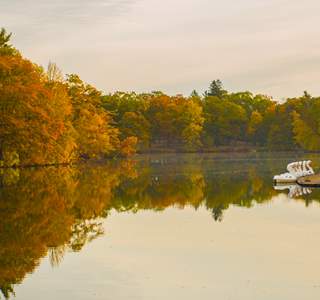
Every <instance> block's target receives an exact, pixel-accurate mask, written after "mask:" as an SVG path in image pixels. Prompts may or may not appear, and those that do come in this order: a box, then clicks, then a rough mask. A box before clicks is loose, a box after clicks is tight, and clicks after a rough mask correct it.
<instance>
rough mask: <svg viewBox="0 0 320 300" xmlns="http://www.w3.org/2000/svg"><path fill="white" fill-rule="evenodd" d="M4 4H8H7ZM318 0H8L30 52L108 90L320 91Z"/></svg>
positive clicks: (9, 25)
mask: <svg viewBox="0 0 320 300" xmlns="http://www.w3.org/2000/svg"><path fill="white" fill-rule="evenodd" d="M3 2H5V3H3ZM319 14H320V1H319V0H305V1H301V0H223V1H221V0H220V1H218V0H50V1H49V0H3V1H1V2H0V21H1V22H0V27H2V26H3V27H5V28H6V29H7V30H9V31H12V32H13V34H14V36H13V43H14V45H15V46H16V47H17V48H19V49H20V50H21V51H22V52H23V54H24V55H25V56H26V57H28V58H30V59H31V60H33V61H34V62H36V63H39V64H41V65H44V66H46V65H47V64H48V62H49V61H53V62H56V63H57V64H58V66H59V67H60V68H61V69H62V70H63V72H64V73H77V74H79V75H80V76H81V77H82V79H84V80H85V81H87V82H89V83H91V84H94V85H95V86H97V87H98V88H99V89H102V90H104V91H105V92H110V91H115V90H124V91H131V90H135V91H138V92H141V91H152V90H162V91H164V92H167V93H169V94H177V93H183V94H185V95H188V94H189V93H190V92H191V91H192V90H193V89H197V90H199V91H200V92H202V91H203V90H204V89H205V88H206V87H207V86H208V84H209V82H210V81H211V80H213V79H216V78H220V79H221V80H222V81H223V82H224V85H225V88H226V89H228V90H230V91H240V90H250V91H253V92H255V93H263V94H268V95H272V96H274V97H275V98H283V97H289V96H296V95H300V94H302V92H303V91H304V90H308V91H309V92H310V93H311V94H317V95H320V18H319Z"/></svg>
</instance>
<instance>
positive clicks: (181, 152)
mask: <svg viewBox="0 0 320 300" xmlns="http://www.w3.org/2000/svg"><path fill="white" fill-rule="evenodd" d="M268 153H278V154H281V153H283V154H285V153H288V154H297V155H301V154H320V151H305V150H301V149H299V150H297V149H294V150H292V149H291V150H266V149H263V148H260V149H259V148H255V149H244V148H238V147H235V148H232V147H218V148H215V149H209V150H201V151H187V150H179V149H171V150H168V149H151V150H150V149H149V150H148V151H138V152H137V153H136V154H134V155H132V156H130V157H127V158H124V157H114V158H112V157H109V158H108V157H106V158H101V159H86V160H84V159H80V160H76V161H72V162H69V163H53V164H33V165H16V166H0V171H1V170H6V169H31V168H51V167H68V166H72V165H78V164H87V163H90V164H101V163H104V162H117V161H121V160H127V159H130V158H133V159H134V158H139V157H143V156H148V155H177V156H179V155H186V154H194V155H196V154H199V155H203V154H227V155H228V154H230V157H231V155H238V154H240V155H241V154H268Z"/></svg>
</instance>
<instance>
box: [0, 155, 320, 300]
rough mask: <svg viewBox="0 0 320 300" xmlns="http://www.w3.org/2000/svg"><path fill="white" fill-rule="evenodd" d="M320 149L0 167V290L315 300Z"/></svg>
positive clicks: (47, 295) (26, 296)
mask: <svg viewBox="0 0 320 300" xmlns="http://www.w3.org/2000/svg"><path fill="white" fill-rule="evenodd" d="M299 159H311V160H313V165H314V166H315V167H316V169H317V167H319V166H320V157H319V156H318V155H314V154H313V155H312V154H305V155H294V154H292V153H291V154H288V153H268V154H230V153H226V154H201V155H200V154H185V155H173V154H171V155H143V156H137V157H135V158H133V159H132V160H127V161H126V160H123V161H118V162H115V161H112V162H105V163H87V164H79V165H74V166H70V167H51V168H34V169H20V170H19V169H16V170H14V169H12V170H0V287H1V292H2V293H0V299H2V298H3V299H5V298H8V299H18V300H20V299H21V300H22V299H23V300H31V299H32V300H34V299H46V300H56V299H60V300H69V299H76V300H82V299H83V300H88V299H99V300H102V299H104V300H105V299H112V300H117V299H119V300H126V299H128V300H129V299H130V300H133V299H142V300H147V299H148V300H149V299H159V300H160V299H170V300H171V299H172V300H173V299H174V300H177V299H183V300H185V299H226V300H231V299H237V300H239V299H245V300H249V299H281V300H284V299H288V300H289V299H290V300H293V299H299V300H301V299H304V300H306V299H319V297H320V222H319V220H320V218H319V216H320V205H319V204H320V190H318V189H304V190H303V189H301V188H299V187H297V186H292V187H291V188H290V190H289V189H282V190H276V189H274V187H273V182H272V177H273V175H275V174H279V173H282V172H284V171H285V169H286V166H287V164H288V163H289V162H291V161H295V160H299Z"/></svg>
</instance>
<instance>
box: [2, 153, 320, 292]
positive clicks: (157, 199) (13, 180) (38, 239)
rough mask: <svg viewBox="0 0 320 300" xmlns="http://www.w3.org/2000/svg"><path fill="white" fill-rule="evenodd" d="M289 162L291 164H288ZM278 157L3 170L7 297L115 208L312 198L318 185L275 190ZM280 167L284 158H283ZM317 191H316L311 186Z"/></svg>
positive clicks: (212, 206)
mask: <svg viewBox="0 0 320 300" xmlns="http://www.w3.org/2000/svg"><path fill="white" fill-rule="evenodd" d="M284 165H285V164H284ZM278 167H279V166H278V163H277V162H275V161H273V160H270V161H269V160H263V161H260V160H254V159H251V160H243V159H242V160H241V159H239V160H237V159H234V160H223V159H222V160H216V159H212V160H210V159H208V158H206V157H199V158H198V157H196V158H195V157H192V156H190V157H188V158H183V157H182V158H180V159H176V158H172V159H171V158H170V157H169V158H165V159H155V158H153V157H150V158H144V159H139V160H136V161H123V162H120V163H115V162H110V163H104V164H91V165H79V166H73V167H59V168H38V169H22V170H1V171H0V172H1V173H0V187H1V188H0V289H1V292H2V294H3V296H4V297H5V298H9V297H10V295H13V294H14V285H16V284H19V283H21V282H22V281H23V279H24V278H25V276H26V275H27V274H28V273H32V272H34V270H35V269H36V268H37V266H38V265H39V261H40V259H41V258H42V257H44V256H46V255H48V254H49V257H50V262H51V264H52V266H58V265H59V264H60V263H61V262H62V260H63V257H64V254H65V253H66V251H80V250H81V249H82V248H83V246H84V245H85V244H86V243H88V242H90V241H92V240H94V239H95V238H97V237H99V236H100V235H102V234H103V227H102V226H101V220H102V218H107V217H108V214H109V213H110V211H111V210H113V209H114V210H116V211H117V212H124V211H130V212H133V213H135V212H137V211H140V210H154V211H162V210H164V209H166V208H167V207H172V206H174V207H178V208H184V207H186V206H188V207H193V208H194V209H197V208H199V207H200V206H201V207H205V208H206V209H207V210H208V213H210V214H211V215H212V217H213V219H214V220H215V221H220V222H221V221H223V216H224V214H225V212H226V210H227V209H228V208H229V207H230V206H231V205H236V206H241V207H247V208H250V207H252V206H253V205H256V204H259V203H264V202H267V201H271V200H272V199H273V197H274V196H275V195H277V194H279V193H285V194H286V193H288V190H289V196H290V197H291V198H294V197H297V198H298V199H299V200H300V201H304V202H305V204H306V205H309V204H310V203H311V202H313V201H317V202H319V201H320V192H319V190H310V189H307V190H304V189H302V188H300V187H298V186H289V187H283V188H281V189H280V190H279V188H278V190H276V189H274V188H273V186H272V181H271V179H272V175H273V174H275V173H276V171H277V168H278ZM280 167H281V166H280ZM311 192H312V193H311Z"/></svg>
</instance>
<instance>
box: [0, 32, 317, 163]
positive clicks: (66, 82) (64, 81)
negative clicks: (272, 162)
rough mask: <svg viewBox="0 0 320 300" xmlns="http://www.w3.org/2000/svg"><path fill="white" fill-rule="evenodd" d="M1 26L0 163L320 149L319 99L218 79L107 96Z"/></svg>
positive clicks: (60, 161) (64, 161)
mask: <svg viewBox="0 0 320 300" xmlns="http://www.w3.org/2000/svg"><path fill="white" fill-rule="evenodd" d="M10 37H11V34H8V33H7V32H6V31H5V30H4V29H2V30H1V31H0V166H14V165H16V166H17V165H23V166H25V165H43V164H58V163H59V164H60V163H69V162H72V161H75V160H79V159H89V158H103V157H110V156H112V157H120V156H121V157H125V156H129V155H131V154H134V153H135V152H136V151H138V152H149V151H169V150H171V151H172V150H173V149H174V150H176V151H218V150H219V149H223V147H229V148H230V149H234V150H237V149H239V147H246V148H251V149H254V148H261V149H270V150H289V149H301V150H307V151H319V150H320V98H319V97H312V96H311V95H309V94H308V93H307V92H305V93H304V95H303V96H302V97H298V98H293V99H287V101H285V102H284V103H279V102H276V101H274V100H273V99H272V98H270V97H268V96H265V95H254V94H252V93H250V92H239V93H230V92H228V91H226V90H224V89H223V86H222V83H221V81H219V80H214V81H213V82H212V83H211V85H210V87H209V89H208V91H206V92H205V93H204V94H203V95H199V94H198V93H197V92H196V91H194V92H192V94H191V95H190V96H189V97H184V96H182V95H176V96H168V95H166V94H164V93H162V92H159V91H155V92H151V93H141V94H138V93H134V92H130V93H125V92H116V93H110V94H103V93H102V92H101V91H99V90H97V89H96V88H95V87H93V86H92V85H90V84H87V83H85V82H83V81H82V80H81V78H80V77H79V76H78V75H76V74H70V75H67V76H63V75H62V73H61V71H60V70H59V69H58V68H57V66H56V65H55V64H49V66H48V68H47V70H44V68H42V67H40V66H38V65H36V64H34V63H32V62H31V61H29V60H28V59H26V58H24V57H23V56H22V55H21V53H20V52H19V51H18V50H17V49H15V48H14V47H13V46H12V45H11V44H10Z"/></svg>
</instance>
